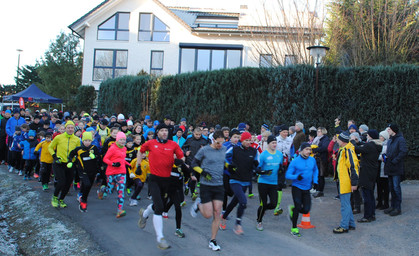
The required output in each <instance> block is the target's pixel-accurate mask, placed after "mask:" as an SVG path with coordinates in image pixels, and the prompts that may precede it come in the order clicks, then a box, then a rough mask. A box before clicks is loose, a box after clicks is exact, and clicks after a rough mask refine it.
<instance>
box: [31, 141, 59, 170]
mask: <svg viewBox="0 0 419 256" xmlns="http://www.w3.org/2000/svg"><path fill="white" fill-rule="evenodd" d="M50 144H51V141H49V142H48V141H46V140H44V141H41V142H40V143H39V144H38V145H37V146H36V148H35V151H39V150H41V159H40V161H41V163H47V164H52V162H53V161H54V159H53V158H52V155H51V153H49V151H48V147H49V145H50Z"/></svg>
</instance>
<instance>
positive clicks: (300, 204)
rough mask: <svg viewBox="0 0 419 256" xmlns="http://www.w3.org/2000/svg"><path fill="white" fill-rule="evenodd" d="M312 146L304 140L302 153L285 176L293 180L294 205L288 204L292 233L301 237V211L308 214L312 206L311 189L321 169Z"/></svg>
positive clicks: (291, 164)
mask: <svg viewBox="0 0 419 256" xmlns="http://www.w3.org/2000/svg"><path fill="white" fill-rule="evenodd" d="M310 154H311V146H310V144H309V143H307V142H303V143H302V144H301V147H300V155H299V156H297V157H296V158H294V160H293V161H292V162H291V163H290V165H289V167H288V170H287V172H286V174H285V177H286V178H287V179H289V180H292V190H291V192H292V199H293V201H294V205H289V206H288V211H289V217H290V220H291V222H292V228H291V234H292V235H294V236H296V237H300V236H301V234H300V231H299V230H298V228H297V221H298V215H299V213H303V214H307V213H309V212H310V208H311V196H310V189H311V187H312V184H313V183H314V184H317V180H318V174H319V169H318V168H317V164H316V159H314V157H311V156H310Z"/></svg>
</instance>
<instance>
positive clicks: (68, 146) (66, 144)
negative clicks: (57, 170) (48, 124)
mask: <svg viewBox="0 0 419 256" xmlns="http://www.w3.org/2000/svg"><path fill="white" fill-rule="evenodd" d="M78 146H80V138H78V137H77V136H75V135H74V134H72V135H68V134H67V133H66V132H65V133H63V134H60V135H57V136H56V137H55V138H54V139H53V140H52V142H51V144H50V145H49V147H48V151H49V153H50V154H51V155H54V154H56V155H57V157H59V158H61V163H67V162H68V155H69V154H70V152H71V151H72V150H73V149H75V148H77V147H78Z"/></svg>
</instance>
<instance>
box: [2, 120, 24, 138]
mask: <svg viewBox="0 0 419 256" xmlns="http://www.w3.org/2000/svg"><path fill="white" fill-rule="evenodd" d="M25 123H26V122H25V119H23V118H22V117H19V119H17V120H16V118H14V117H11V118H9V120H8V121H7V123H6V133H7V135H9V137H13V135H14V134H15V127H16V125H18V126H21V125H22V124H25Z"/></svg>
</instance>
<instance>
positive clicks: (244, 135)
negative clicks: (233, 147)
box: [240, 132, 252, 142]
mask: <svg viewBox="0 0 419 256" xmlns="http://www.w3.org/2000/svg"><path fill="white" fill-rule="evenodd" d="M251 138H252V135H251V134H250V133H249V132H244V133H242V135H241V137H240V141H241V142H243V141H244V140H250V139H251Z"/></svg>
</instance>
